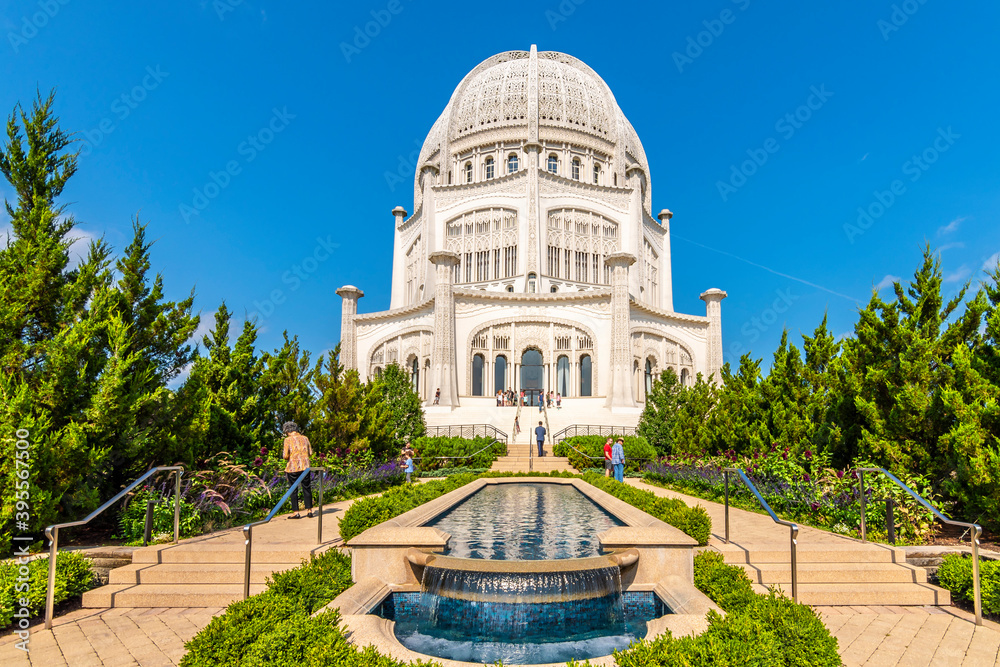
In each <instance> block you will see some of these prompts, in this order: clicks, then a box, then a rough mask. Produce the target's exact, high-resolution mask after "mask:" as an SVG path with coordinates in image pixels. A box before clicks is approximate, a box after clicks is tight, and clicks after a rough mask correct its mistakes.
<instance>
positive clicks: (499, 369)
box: [493, 354, 507, 393]
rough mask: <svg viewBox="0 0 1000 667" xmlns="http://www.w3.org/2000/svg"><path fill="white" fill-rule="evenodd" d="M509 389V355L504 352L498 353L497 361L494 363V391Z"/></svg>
mask: <svg viewBox="0 0 1000 667" xmlns="http://www.w3.org/2000/svg"><path fill="white" fill-rule="evenodd" d="M506 389H507V357H505V356H503V355H502V354H498V355H497V359H496V363H494V364H493V391H494V393H495V392H498V391H504V390H506Z"/></svg>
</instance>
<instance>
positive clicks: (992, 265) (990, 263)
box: [983, 252, 1000, 272]
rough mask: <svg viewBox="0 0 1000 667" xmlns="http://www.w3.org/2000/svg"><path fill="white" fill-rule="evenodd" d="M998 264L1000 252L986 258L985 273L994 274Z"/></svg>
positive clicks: (984, 263)
mask: <svg viewBox="0 0 1000 667" xmlns="http://www.w3.org/2000/svg"><path fill="white" fill-rule="evenodd" d="M997 262H1000V252H995V253H993V254H992V255H990V256H989V257H987V258H986V261H985V262H983V271H990V272H992V271H993V270H994V269H996V268H997Z"/></svg>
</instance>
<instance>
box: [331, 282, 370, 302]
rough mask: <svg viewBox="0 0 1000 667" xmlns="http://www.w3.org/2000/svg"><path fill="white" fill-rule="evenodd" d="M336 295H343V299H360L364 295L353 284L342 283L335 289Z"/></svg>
mask: <svg viewBox="0 0 1000 667" xmlns="http://www.w3.org/2000/svg"><path fill="white" fill-rule="evenodd" d="M337 295H338V296H340V297H343V298H344V299H355V300H356V299H360V298H361V297H363V296H364V295H365V293H364V292H362V291H361V290H360V289H358V288H357V287H355V286H354V285H344V286H343V287H341V288H339V289H338V290H337Z"/></svg>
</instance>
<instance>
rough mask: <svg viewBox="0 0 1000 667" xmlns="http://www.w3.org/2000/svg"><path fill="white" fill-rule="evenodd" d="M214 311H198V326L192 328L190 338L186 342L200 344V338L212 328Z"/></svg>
mask: <svg viewBox="0 0 1000 667" xmlns="http://www.w3.org/2000/svg"><path fill="white" fill-rule="evenodd" d="M215 312H216V311H214V310H213V311H212V312H210V313H199V315H200V317H201V320H200V321H199V322H198V328H196V329H195V330H194V333H193V334H191V338H189V339H188V342H189V343H191V344H193V345H201V339H202V338H204V337H205V336H207V335H208V332H209V331H211V330H212V328H213V327H214V326H215Z"/></svg>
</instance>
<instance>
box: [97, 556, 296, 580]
mask: <svg viewBox="0 0 1000 667" xmlns="http://www.w3.org/2000/svg"><path fill="white" fill-rule="evenodd" d="M299 565H301V563H284V564H276V563H257V562H251V564H250V583H251V584H263V583H265V582H266V580H267V577H268V576H269V575H270V574H272V573H273V572H280V571H284V570H291V569H293V568H296V567H298V566H299ZM108 576H109V580H108V583H110V584H129V585H132V586H135V585H139V584H241V583H243V577H244V567H243V563H242V562H241V563H161V564H152V563H148V564H147V563H139V564H134V565H128V566H126V567H121V568H118V569H116V570H112V571H111V572H110V573H109V575H108Z"/></svg>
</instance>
